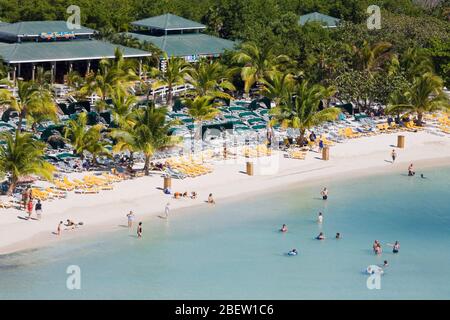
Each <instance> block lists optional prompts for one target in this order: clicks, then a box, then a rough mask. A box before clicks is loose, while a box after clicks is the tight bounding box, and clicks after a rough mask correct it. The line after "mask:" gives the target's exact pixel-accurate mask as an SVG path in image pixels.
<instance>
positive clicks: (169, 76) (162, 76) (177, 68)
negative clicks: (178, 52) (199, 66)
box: [153, 53, 190, 108]
mask: <svg viewBox="0 0 450 320" xmlns="http://www.w3.org/2000/svg"><path fill="white" fill-rule="evenodd" d="M164 61H165V63H166V67H165V70H162V71H159V70H154V71H155V72H154V73H155V75H156V79H157V80H156V81H155V82H154V84H153V89H157V88H159V87H161V86H167V105H168V107H169V108H171V107H172V101H173V87H175V86H177V85H180V84H183V83H184V82H185V80H184V78H185V76H186V75H187V73H188V71H189V68H190V65H189V63H187V62H186V60H184V59H183V58H179V57H170V58H169V57H168V56H167V54H166V53H165V54H164Z"/></svg>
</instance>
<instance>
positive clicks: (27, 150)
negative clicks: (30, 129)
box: [0, 132, 55, 194]
mask: <svg viewBox="0 0 450 320" xmlns="http://www.w3.org/2000/svg"><path fill="white" fill-rule="evenodd" d="M0 140H2V141H5V142H6V143H5V146H4V147H0V175H4V174H8V175H9V180H10V186H9V189H8V194H11V193H12V192H13V191H14V189H15V187H16V185H17V183H18V182H19V179H20V178H21V177H24V176H27V175H37V176H40V177H42V178H44V179H47V180H51V179H52V178H53V172H54V171H55V168H54V167H53V166H52V165H51V164H49V163H48V162H46V161H45V160H44V155H45V152H44V148H45V144H44V143H43V142H40V141H37V140H35V139H33V136H32V135H31V134H29V133H19V132H17V133H16V134H11V133H2V134H1V135H0Z"/></svg>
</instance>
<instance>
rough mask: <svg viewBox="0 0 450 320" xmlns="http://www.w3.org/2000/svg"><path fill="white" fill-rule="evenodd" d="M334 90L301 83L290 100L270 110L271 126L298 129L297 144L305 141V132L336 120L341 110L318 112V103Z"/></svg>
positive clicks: (306, 82)
mask: <svg viewBox="0 0 450 320" xmlns="http://www.w3.org/2000/svg"><path fill="white" fill-rule="evenodd" d="M334 91H335V90H334V88H332V87H331V88H326V87H323V86H322V85H319V84H314V85H310V84H309V83H308V81H303V82H301V83H300V84H299V85H297V86H296V88H295V90H294V91H293V92H292V93H291V94H290V98H289V99H287V100H286V101H285V102H284V103H282V104H281V105H279V106H278V107H275V108H273V109H272V110H271V112H270V113H271V115H272V116H273V118H272V124H277V123H278V124H281V125H282V126H283V127H285V128H288V127H290V128H294V129H299V131H300V136H299V137H298V142H299V144H303V142H304V140H305V132H306V130H307V129H310V128H311V127H313V126H317V125H319V124H321V123H323V122H325V121H332V120H336V119H337V117H338V116H339V114H340V113H341V110H340V109H338V108H325V109H323V110H320V111H319V106H320V102H321V101H322V100H323V99H328V98H329V97H330V96H332V95H333V94H334Z"/></svg>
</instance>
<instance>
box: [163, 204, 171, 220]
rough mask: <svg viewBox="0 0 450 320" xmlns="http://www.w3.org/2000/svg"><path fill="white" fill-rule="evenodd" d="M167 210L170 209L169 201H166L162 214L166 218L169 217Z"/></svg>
mask: <svg viewBox="0 0 450 320" xmlns="http://www.w3.org/2000/svg"><path fill="white" fill-rule="evenodd" d="M169 211H170V203H169V202H167V204H166V207H165V208H164V214H165V215H166V219H167V218H169Z"/></svg>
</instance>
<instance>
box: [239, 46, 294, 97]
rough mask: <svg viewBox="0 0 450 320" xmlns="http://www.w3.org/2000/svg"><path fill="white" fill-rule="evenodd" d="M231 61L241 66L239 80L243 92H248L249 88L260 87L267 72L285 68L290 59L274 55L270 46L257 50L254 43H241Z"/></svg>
mask: <svg viewBox="0 0 450 320" xmlns="http://www.w3.org/2000/svg"><path fill="white" fill-rule="evenodd" d="M233 61H234V62H235V63H237V64H239V65H242V69H241V78H242V80H243V81H244V90H245V92H247V93H248V92H249V91H250V89H251V87H252V86H253V85H254V84H256V85H260V84H261V81H262V80H263V79H264V77H265V76H266V75H267V73H268V72H269V71H273V70H275V69H280V68H282V67H283V66H284V67H287V66H289V65H290V64H291V59H290V58H289V57H288V56H286V55H278V56H277V55H275V54H274V53H273V49H272V47H270V46H264V47H263V48H259V47H258V46H257V45H256V44H254V43H250V42H247V43H243V44H242V45H241V47H240V49H239V50H238V51H237V52H236V53H235V54H234V56H233Z"/></svg>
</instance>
